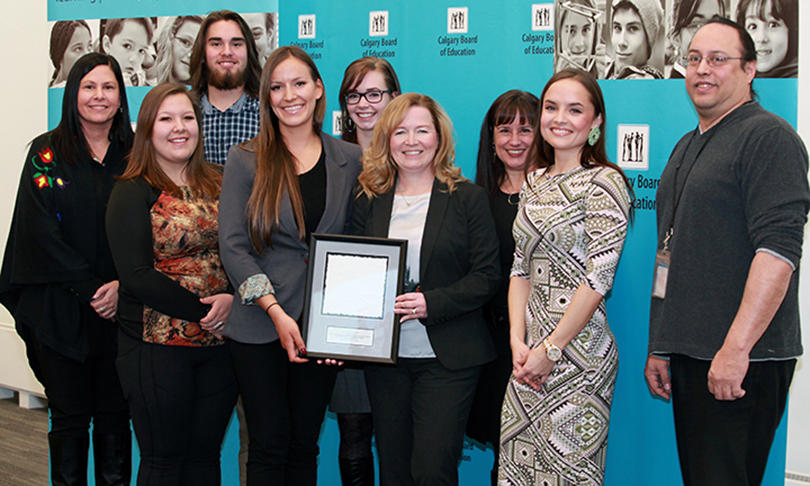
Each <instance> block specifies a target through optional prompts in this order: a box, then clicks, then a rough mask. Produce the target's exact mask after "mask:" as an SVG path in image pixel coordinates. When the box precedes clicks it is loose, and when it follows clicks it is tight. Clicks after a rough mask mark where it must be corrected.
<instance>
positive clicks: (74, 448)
mask: <svg viewBox="0 0 810 486" xmlns="http://www.w3.org/2000/svg"><path fill="white" fill-rule="evenodd" d="M89 443H90V439H89V438H88V437H87V433H84V434H79V435H71V434H66V433H64V432H57V433H53V432H50V433H49V434H48V445H49V446H50V453H51V482H52V484H53V486H87V448H88V445H89Z"/></svg>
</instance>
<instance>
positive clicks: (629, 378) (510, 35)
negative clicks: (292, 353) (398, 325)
mask: <svg viewBox="0 0 810 486" xmlns="http://www.w3.org/2000/svg"><path fill="white" fill-rule="evenodd" d="M538 2H541V0H506V1H503V2H495V1H491V0H489V1H487V0H466V1H465V2H463V3H462V2H456V1H453V2H448V1H446V0H410V1H408V2H401V1H394V0H374V1H369V0H352V1H345V0H344V1H334V0H263V1H258V0H231V1H228V2H225V1H223V0H197V1H196V2H193V4H188V3H186V2H180V1H177V0H136V1H129V2H123V1H113V0H72V1H71V0H48V20H50V21H55V20H68V19H81V18H84V19H99V18H116V17H138V16H150V17H152V16H167V15H179V14H183V15H186V14H204V13H206V12H208V11H211V10H216V9H220V8H228V9H231V10H235V11H237V12H279V45H289V44H294V45H298V46H300V47H302V48H304V49H305V50H306V51H307V52H309V53H310V55H311V56H312V57H313V58H314V59H315V62H316V63H317V65H318V67H319V69H320V71H321V74H322V76H323V80H324V84H325V86H326V93H327V117H326V120H325V123H324V126H325V129H326V130H327V131H330V128H331V126H332V114H333V112H334V111H337V110H339V106H338V102H337V92H338V89H339V86H340V82H341V80H342V77H343V70H344V69H345V67H346V66H347V65H348V64H349V63H350V62H351V61H352V60H354V59H356V58H358V57H362V56H364V55H377V56H378V57H385V58H386V59H387V60H389V61H390V62H391V64H392V65H393V66H394V68H395V69H396V71H397V74H398V76H399V78H400V82H401V84H402V87H403V91H405V92H409V91H415V92H420V93H425V94H428V95H430V96H431V97H433V98H435V99H436V100H437V101H438V102H439V103H441V104H442V105H443V106H444V108H445V109H446V110H447V112H448V113H449V114H450V117H451V118H452V120H453V123H454V125H455V134H456V164H457V165H458V166H460V167H461V168H462V170H463V173H464V175H465V176H466V177H468V178H474V176H475V158H476V152H477V147H478V132H479V129H480V124H481V121H482V119H483V116H484V114H485V113H486V110H487V109H488V108H489V106H490V104H491V103H492V101H493V100H494V99H495V98H496V97H497V96H498V95H499V94H500V93H502V92H504V91H506V90H509V89H513V88H519V89H523V90H527V91H531V92H533V93H535V94H537V95H538V96H539V95H540V92H541V90H542V89H543V86H544V84H545V82H546V80H547V79H548V78H549V77H550V76H551V75H552V72H553V37H552V36H551V35H550V32H542V31H533V30H532V5H533V4H537V3H538ZM541 3H551V2H541ZM190 5H191V6H190ZM459 6H464V7H467V8H468V11H467V20H468V25H467V33H464V34H448V12H447V9H448V8H449V7H459ZM373 11H387V12H388V22H387V24H388V25H387V27H388V35H385V36H371V35H369V33H370V32H369V30H370V23H371V22H370V15H369V13H370V12H373ZM313 14H314V15H315V19H316V21H315V23H314V33H313V34H314V36H313V37H312V38H306V39H302V38H299V16H301V15H313ZM383 40H384V41H385V42H383ZM43 62H44V61H43ZM600 86H601V87H602V89H603V91H604V94H605V101H606V104H607V130H606V131H607V133H606V134H605V136H606V137H607V149H608V154H609V156H611V157H614V158H615V156H616V148H617V135H616V134H617V129H616V128H617V125H619V124H634V125H648V126H649V168H648V169H647V170H644V171H634V170H629V171H627V175H628V177H629V178H630V180H631V182H632V183H633V188H634V190H635V197H636V201H637V207H636V212H635V220H634V222H633V225H632V227H631V230H630V233H629V236H628V239H627V244H626V246H625V250H624V254H623V255H622V258H621V262H620V265H619V269H618V273H617V275H616V278H615V284H614V288H613V291H612V293H611V294H610V296H609V299H608V321H609V323H610V325H611V328H612V330H613V332H614V334H615V336H616V340H617V342H618V346H619V352H620V365H619V375H618V380H617V383H616V389H615V398H614V402H613V409H612V413H611V427H610V434H609V440H608V460H607V471H606V481H605V484H606V485H608V486H618V485H650V484H655V485H672V486H675V485H679V484H682V482H681V478H680V471H679V468H678V460H677V452H676V449H675V435H674V429H673V423H672V410H671V404H670V403H667V402H664V401H662V400H658V399H654V398H652V396H651V395H650V393H649V392H648V390H647V387H646V384H645V381H644V376H643V368H644V363H645V360H646V354H647V326H648V313H649V295H650V288H651V281H652V273H651V270H652V266H653V261H654V255H655V239H656V238H655V211H654V207H653V206H654V205H653V204H652V203H653V201H654V199H655V187H656V186H657V181H658V178H659V176H660V173H661V171H662V170H663V167H664V165H665V164H666V161H667V158H668V156H669V154H670V151H671V150H672V148H673V147H674V145H675V143H676V142H677V141H678V139H679V138H680V137H681V136H682V135H683V134H684V133H685V132H687V131H688V130H691V129H693V128H694V127H695V126H696V125H697V117H696V115H695V112H694V110H693V109H692V105H691V103H690V101H689V98H688V97H687V95H686V92H685V89H684V85H683V81H682V80H680V81H679V80H602V81H600ZM754 86H755V88H756V90H757V92H758V93H759V97H760V102H761V103H762V105H763V106H764V107H765V108H766V109H768V110H771V111H773V112H775V113H776V114H778V115H779V116H781V117H782V118H784V119H785V120H787V121H788V122H789V123H791V124H792V125H793V126H795V125H796V115H797V113H796V112H797V108H796V107H797V87H798V85H797V80H796V79H758V80H756V81H755V84H754ZM148 90H149V88H148V87H136V88H128V96H129V97H130V98H129V101H130V107H131V114H130V115H131V119H132V120H135V118H136V116H137V109H138V107H139V105H140V102H141V100H142V99H143V96H144V95H145V94H146V92H147V91H148ZM62 94H63V90H62V89H60V88H52V89H49V90H48V97H49V103H48V106H49V118H48V119H49V125H50V127H53V126H55V124H56V123H57V122H58V120H59V116H60V105H61V98H62ZM236 429H237V424H236V419H235V418H234V420H232V423H231V426H230V428H229V430H228V432H227V436H226V439H225V442H224V445H223V450H222V474H223V476H222V477H223V484H224V485H232V484H238V481H237V475H238V468H237V464H236V456H237V451H238V448H239V445H238V442H239V440H238V435H237V430H236ZM786 430H787V429H786V425H785V420H783V423H782V425H781V426H780V428H779V430H778V431H777V435H776V439H775V441H774V445H773V449H772V451H771V457H770V461H769V464H768V468H767V470H766V475H765V479H764V481H763V484H764V485H766V486H775V485H782V484H784V465H785V443H786ZM337 443H338V433H337V425H336V420H335V418H334V415H333V414H331V413H330V414H328V416H327V418H326V420H325V421H324V425H323V429H322V434H321V441H320V445H321V454H320V464H319V484H321V485H324V486H332V485H335V486H336V485H339V484H340V481H339V473H338V466H337ZM135 456H136V457H135V460H136V461H137V447H136V452H135ZM91 457H92V456H91ZM492 460H493V451H492V449H491V448H487V447H483V446H482V445H481V444H477V443H473V442H471V441H467V443H466V444H465V448H464V454H463V457H462V459H461V463H460V466H459V471H460V484H462V485H464V486H479V485H480V486H485V485H488V484H489V469H490V467H491V465H492ZM90 480H91V481H92V478H90ZM133 483H134V481H133Z"/></svg>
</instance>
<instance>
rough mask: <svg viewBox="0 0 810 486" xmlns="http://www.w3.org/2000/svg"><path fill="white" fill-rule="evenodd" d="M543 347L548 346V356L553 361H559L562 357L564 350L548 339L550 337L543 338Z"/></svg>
mask: <svg viewBox="0 0 810 486" xmlns="http://www.w3.org/2000/svg"><path fill="white" fill-rule="evenodd" d="M543 347H544V348H546V356H548V359H550V360H551V361H553V362H555V363H556V362H557V361H559V360H560V358H562V351H561V350H560V348H558V347H557V346H555V345H554V344H552V343H551V341H549V340H548V338H545V339H543Z"/></svg>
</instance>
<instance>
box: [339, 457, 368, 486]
mask: <svg viewBox="0 0 810 486" xmlns="http://www.w3.org/2000/svg"><path fill="white" fill-rule="evenodd" d="M338 462H339V463H340V480H341V482H342V483H343V486H374V458H373V457H361V458H359V459H344V458H342V457H340V458H338Z"/></svg>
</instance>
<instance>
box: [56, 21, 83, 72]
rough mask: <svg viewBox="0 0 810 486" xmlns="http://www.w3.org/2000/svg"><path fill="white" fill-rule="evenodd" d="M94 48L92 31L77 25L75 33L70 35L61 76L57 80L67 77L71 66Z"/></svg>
mask: <svg viewBox="0 0 810 486" xmlns="http://www.w3.org/2000/svg"><path fill="white" fill-rule="evenodd" d="M91 50H92V45H91V38H90V31H89V30H87V29H85V28H84V27H76V30H74V31H73V35H72V36H71V37H70V43H69V44H68V46H67V49H65V54H64V55H63V56H62V63H61V64H60V68H59V76H58V77H57V80H56V82H59V81H63V80H64V79H66V78H67V74H68V73H69V72H70V68H72V67H73V64H74V63H75V62H76V61H77V60H78V59H79V58H80V57H82V56H83V55H85V54H87V53H88V52H90V51H91Z"/></svg>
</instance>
